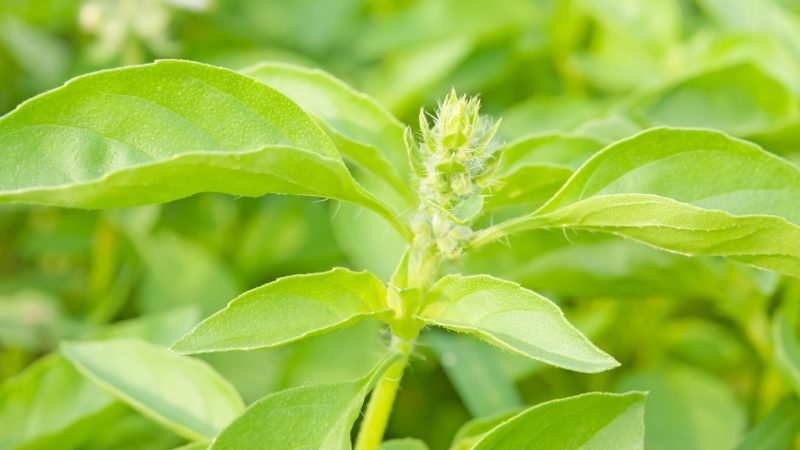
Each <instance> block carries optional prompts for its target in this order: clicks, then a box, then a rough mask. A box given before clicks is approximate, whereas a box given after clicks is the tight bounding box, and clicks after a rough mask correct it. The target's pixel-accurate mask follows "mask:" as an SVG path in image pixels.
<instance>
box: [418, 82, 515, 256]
mask: <svg viewBox="0 0 800 450" xmlns="http://www.w3.org/2000/svg"><path fill="white" fill-rule="evenodd" d="M479 110H480V100H478V98H475V97H472V98H468V97H466V96H460V97H459V96H458V95H457V94H456V92H455V90H453V91H451V93H450V94H449V95H448V96H447V97H445V99H444V100H443V101H442V102H441V103H440V104H439V109H438V111H437V113H436V116H435V117H434V121H433V126H429V125H428V120H427V117H426V115H425V111H424V110H423V111H421V112H420V130H421V139H420V142H419V143H418V144H417V143H416V142H413V141H412V140H411V139H409V140H408V141H409V142H408V145H409V152H410V155H409V156H410V159H411V162H412V164H413V166H414V169H415V172H416V175H417V182H418V187H419V194H420V198H421V199H422V205H421V206H420V209H419V211H417V213H416V214H415V215H414V217H413V218H412V220H411V227H412V230H413V231H414V233H415V236H416V238H415V245H416V246H418V248H423V249H424V248H430V247H432V246H434V245H435V246H436V247H438V250H439V252H440V253H441V254H442V255H444V256H445V257H447V258H451V259H452V258H457V257H459V256H460V255H461V253H462V251H463V248H464V244H465V243H466V242H467V241H468V240H469V238H470V237H471V235H472V229H471V228H470V225H471V224H472V222H473V221H474V219H475V218H476V217H477V216H478V214H480V212H481V209H482V207H483V190H484V188H486V187H487V185H488V182H489V180H490V178H491V175H492V174H493V173H494V170H495V168H496V167H497V163H498V161H499V156H500V155H499V152H498V151H497V147H496V146H495V145H494V141H493V138H494V135H495V132H496V131H497V125H498V123H493V122H492V121H491V120H490V119H489V118H487V117H485V116H482V115H480V113H479Z"/></svg>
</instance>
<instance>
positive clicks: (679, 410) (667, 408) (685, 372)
mask: <svg viewBox="0 0 800 450" xmlns="http://www.w3.org/2000/svg"><path fill="white" fill-rule="evenodd" d="M617 389H618V390H620V391H628V390H633V389H636V390H647V391H649V394H648V396H647V414H645V427H646V429H647V434H646V439H645V444H646V447H647V448H648V449H653V450H673V449H676V448H680V449H685V450H717V449H721V448H733V446H734V445H736V442H737V441H738V440H739V438H740V437H741V434H742V432H743V431H744V428H745V425H746V422H747V415H746V410H745V408H744V407H743V405H742V404H741V402H740V401H739V400H738V399H737V398H736V393H735V392H733V390H732V389H731V388H730V387H729V386H728V385H727V384H725V381H724V380H722V379H719V378H717V377H714V376H712V375H709V374H707V373H705V372H703V371H700V370H697V369H693V368H692V367H690V366H682V365H680V364H677V363H671V364H669V365H668V366H664V367H657V368H654V369H650V370H646V371H639V372H629V373H628V374H626V376H625V377H624V378H623V379H622V381H621V382H620V383H619V384H618V385H617Z"/></svg>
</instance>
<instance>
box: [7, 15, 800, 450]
mask: <svg viewBox="0 0 800 450" xmlns="http://www.w3.org/2000/svg"><path fill="white" fill-rule="evenodd" d="M159 58H184V59H192V60H197V61H202V62H207V63H211V64H215V65H220V66H225V67H229V68H233V69H241V68H244V67H247V66H249V65H252V64H255V63H257V62H259V61H264V60H272V61H285V62H291V63H294V64H298V65H302V66H307V67H313V68H321V69H324V70H327V71H329V72H331V73H332V74H334V75H335V76H337V77H340V78H341V79H343V80H345V81H347V82H348V83H350V84H352V85H353V86H355V87H356V88H357V89H359V90H362V91H364V92H366V93H369V94H370V95H372V96H374V97H375V98H376V99H378V101H380V102H381V103H382V104H383V105H385V106H386V107H387V108H388V109H389V110H390V111H392V112H393V113H394V114H395V115H396V116H397V117H398V118H399V119H401V120H403V121H405V122H406V123H409V124H414V123H415V121H416V116H417V114H418V113H419V109H420V108H421V107H431V106H435V104H436V99H437V98H440V97H441V96H443V95H444V94H445V93H446V92H447V91H449V89H450V88H451V87H455V88H456V89H457V90H458V91H459V92H465V93H470V94H480V95H481V97H482V99H483V104H484V108H485V111H486V112H487V113H488V114H491V115H492V116H494V117H502V118H503V123H502V127H501V130H500V135H501V138H502V140H503V141H505V142H512V141H515V140H516V139H520V138H524V137H527V136H530V135H531V134H536V136H538V137H537V139H539V141H537V143H536V145H540V146H541V147H542V149H543V151H546V152H552V153H559V152H561V153H560V154H563V155H564V157H563V159H564V160H565V164H568V165H569V164H571V162H570V158H571V156H570V155H585V154H591V153H593V152H595V151H597V150H599V149H600V148H602V147H603V146H604V145H605V144H607V143H609V142H612V141H614V140H617V139H620V138H624V137H626V136H629V135H631V134H634V133H636V132H637V131H639V130H641V129H643V128H646V127H649V126H655V125H675V126H696V127H710V128H715V129H721V130H724V131H726V132H728V133H731V134H733V135H735V136H738V137H742V138H746V139H749V140H752V141H754V142H757V143H759V144H761V145H763V146H764V147H765V148H766V149H767V150H770V151H772V152H775V153H778V154H780V155H782V156H783V157H786V158H789V159H791V160H793V161H800V157H799V156H798V155H800V153H799V152H798V150H800V145H798V144H800V133H799V132H800V114H798V99H799V98H800V97H799V95H800V1H790V0H784V1H777V0H776V1H770V0H646V1H645V0H565V1H558V0H496V1H493V2H485V1H480V0H422V1H410V0H397V1H392V0H372V1H367V0H337V1H333V0H293V1H292V0H283V1H281V0H277V1H276V0H272V1H259V0H88V1H87V0H0V113H5V112H8V111H10V110H11V109H13V108H14V107H15V106H16V105H17V104H19V103H20V102H22V101H24V100H25V99H27V98H29V97H31V96H33V95H36V94H38V93H40V92H43V91H45V90H47V89H50V88H53V87H56V86H58V85H60V84H62V83H63V82H64V81H65V80H67V79H69V78H71V77H73V76H76V75H80V74H83V73H86V72H90V71H94V70H99V69H103V68H109V67H117V66H120V65H127V64H139V63H145V62H149V61H152V60H154V59H159ZM0 163H2V155H0ZM709 175H710V176H713V174H709ZM744 175H745V174H743V176H744ZM798 206H799V207H800V205H798ZM498 218H499V216H498ZM401 249H402V246H401V243H400V242H399V241H398V239H397V237H396V236H394V235H393V234H392V231H391V230H389V229H388V228H387V227H386V226H384V225H383V224H381V223H380V221H379V219H377V218H375V217H374V216H373V215H371V214H370V213H367V212H362V211H359V210H358V209H357V208H355V207H352V206H350V205H340V204H338V203H335V202H330V201H328V202H323V201H319V200H315V199H298V198H288V197H280V196H270V197H265V198H260V199H248V198H233V197H228V196H222V195H205V194H204V195H197V196H194V197H191V198H187V199H184V200H181V201H177V202H174V203H171V204H166V205H163V206H151V207H142V208H133V209H127V210H112V211H103V212H87V211H76V210H64V209H54V208H40V207H27V206H8V205H4V206H1V207H0V380H7V381H6V382H5V384H4V385H3V387H2V388H0V448H6V447H4V437H8V436H11V435H14V434H15V433H19V430H13V429H11V428H12V427H4V426H3V425H2V423H3V421H4V407H5V406H7V405H8V404H10V403H11V402H13V401H14V398H15V397H14V396H13V394H12V393H11V392H12V391H14V390H17V391H18V390H19V389H20V386H22V385H25V386H28V388H29V389H32V391H35V392H39V393H40V394H39V395H41V396H42V398H43V399H44V400H42V401H43V402H47V401H48V400H47V398H46V396H45V394H43V393H42V392H50V391H48V389H51V390H53V391H52V392H58V386H50V385H48V384H47V377H46V376H38V375H36V372H35V371H36V370H39V368H41V367H43V364H46V363H47V360H46V359H45V360H44V362H42V361H43V360H42V359H41V358H42V357H43V356H44V355H47V354H48V353H50V352H51V351H53V350H54V349H55V348H56V347H57V345H58V342H59V341H60V340H63V339H80V338H102V337H105V336H137V337H142V338H145V339H148V340H150V341H152V342H156V343H160V344H164V345H168V344H169V343H171V342H172V341H173V340H174V339H176V338H177V337H179V336H181V335H182V334H183V333H184V332H186V331H187V330H188V329H190V328H191V327H192V326H193V325H194V324H195V323H197V322H198V321H199V320H200V319H201V318H203V317H205V316H207V315H209V314H210V313H212V312H214V311H216V310H217V309H219V308H221V307H222V306H224V305H225V304H226V303H227V302H228V301H229V300H231V299H232V298H234V297H235V296H236V295H238V294H239V293H241V292H243V291H244V290H246V289H249V288H252V287H255V286H258V285H260V284H263V283H265V282H268V281H270V280H273V279H275V278H276V277H279V276H282V275H287V274H293V273H300V272H314V271H322V270H327V269H328V268H330V267H332V266H347V267H352V268H357V269H360V268H369V269H370V270H373V271H374V272H375V273H377V274H378V275H379V276H381V277H383V278H386V277H387V276H388V274H389V273H390V272H391V270H392V269H393V267H394V265H395V264H396V263H397V261H398V260H399V256H400V255H399V252H400V251H401ZM451 269H452V270H460V271H466V272H487V273H492V274H496V275H501V276H503V277H506V278H509V279H513V280H515V281H518V282H520V283H522V284H524V285H525V286H526V287H529V288H531V289H534V290H537V291H539V292H542V293H544V294H546V295H548V296H549V297H550V298H552V299H554V300H555V301H557V302H558V303H560V304H561V306H562V307H563V308H564V309H565V311H566V312H567V315H568V316H569V318H570V319H571V320H572V321H573V322H574V323H576V324H577V325H578V326H579V327H580V328H581V329H582V330H583V331H584V332H586V333H587V334H588V335H589V336H590V337H591V338H592V340H593V341H594V342H596V343H598V345H599V346H600V347H601V348H603V349H604V350H605V351H607V352H608V353H610V354H612V355H614V356H615V357H616V358H617V359H618V360H619V361H620V362H621V363H622V367H620V368H618V369H616V370H613V371H610V372H606V373H601V374H592V375H587V374H577V373H571V372H567V371H565V370H561V369H556V368H552V367H546V366H544V365H539V364H534V363H531V362H528V361H525V360H521V359H519V358H517V357H515V356H512V355H510V354H506V353H502V352H500V351H498V350H494V349H492V348H490V347H488V346H485V345H483V344H481V343H476V342H473V341H471V340H469V339H468V338H464V339H462V337H461V336H458V335H453V334H446V333H430V334H426V335H425V336H424V338H423V342H422V344H421V345H420V347H419V349H418V350H417V353H416V355H415V358H414V360H413V366H412V368H411V370H410V371H409V373H408V374H407V376H406V378H405V380H404V385H403V388H402V390H401V392H400V395H399V398H398V402H397V407H396V409H395V413H394V415H393V416H392V419H391V422H390V426H389V431H388V436H390V437H405V436H415V437H420V438H423V439H424V440H425V441H427V442H428V443H429V444H430V446H431V448H433V449H444V448H448V446H449V444H450V442H451V441H452V438H453V436H454V434H455V433H456V431H457V430H458V428H459V427H460V426H461V424H462V423H463V422H465V421H467V420H469V419H471V418H480V417H484V416H489V415H492V414H497V413H502V412H504V411H508V410H513V409H514V408H518V407H521V406H523V405H529V404H535V403H538V402H541V401H545V400H550V399H554V398H559V397H564V396H569V395H575V394H579V393H582V392H586V391H591V390H605V391H621V390H629V389H645V390H650V391H651V394H650V398H649V400H648V404H647V412H646V415H647V419H646V421H647V447H648V448H652V449H664V450H667V449H683V450H689V449H709V450H718V449H727V448H733V447H735V446H736V445H737V443H738V442H740V440H741V439H742V438H743V436H745V434H746V432H747V430H748V429H750V428H752V427H753V426H754V425H755V424H757V423H759V422H760V421H762V420H763V419H764V418H765V417H767V416H768V415H769V414H770V413H771V412H772V411H774V410H775V408H776V407H777V406H778V405H779V404H781V402H784V403H782V405H783V406H782V407H784V408H787V407H793V408H794V410H797V408H800V407H799V406H797V400H796V397H795V395H796V394H792V391H793V389H796V390H800V381H799V380H800V376H799V375H797V374H794V378H793V377H792V375H791V374H788V375H787V373H786V371H785V370H784V368H783V366H782V363H781V360H780V358H778V359H776V357H775V355H776V348H782V347H777V346H779V345H781V344H780V343H779V342H777V341H776V338H775V333H774V329H777V325H775V323H776V320H778V319H779V318H780V320H785V321H787V323H788V324H789V330H790V336H789V337H790V338H793V339H794V341H792V340H791V339H790V342H795V343H796V340H797V333H794V334H793V335H791V330H796V329H797V322H798V321H800V283H798V282H797V281H796V280H790V279H784V278H781V277H778V276H776V275H773V274H770V273H766V272H760V271H757V270H755V269H751V268H748V267H745V266H743V265H740V264H737V263H729V262H725V261H722V260H717V259H711V258H706V259H703V258H700V259H689V258H685V257H681V256H678V255H673V254H667V253H663V252H659V251H657V250H653V249H650V248H647V247H644V246H641V245H638V244H635V243H632V242H628V241H623V240H620V239H618V238H613V237H609V236H603V235H594V234H590V233H577V234H575V233H569V234H564V233H562V232H560V231H557V232H545V231H535V232H528V233H523V234H520V235H518V236H515V237H513V238H512V239H510V240H509V241H508V242H502V243H497V244H495V245H491V246H488V247H487V248H485V249H482V250H481V252H480V253H479V254H476V255H473V256H470V257H469V258H466V259H465V260H463V261H458V262H456V263H455V264H454V265H453V267H452V268H451ZM792 327H794V328H792ZM385 338H386V336H385V335H384V332H383V330H382V329H381V328H380V327H379V325H378V324H373V323H367V324H366V325H361V326H357V327H355V328H352V329H346V330H343V331H339V332H336V333H334V334H332V335H325V336H323V337H320V338H313V339H310V340H308V341H303V342H302V343H299V344H295V345H292V346H290V347H288V348H285V349H278V350H267V351H258V352H251V353H228V354H216V355H210V356H206V357H204V358H205V359H207V360H208V361H209V362H210V363H211V364H213V365H214V366H215V367H216V368H217V369H218V370H219V371H220V372H221V373H222V374H223V375H224V376H226V377H227V378H228V379H230V380H231V381H232V382H233V383H234V384H235V385H236V386H237V388H238V389H239V390H240V392H241V393H242V395H243V397H244V398H245V400H246V401H247V402H252V401H253V400H255V399H257V398H259V397H261V396H263V395H265V394H267V393H269V392H273V391H275V390H278V389H282V388H285V387H289V386H297V385H300V384H304V383H322V382H336V381H343V380H348V379H352V378H355V377H357V376H360V375H361V374H363V373H365V372H366V371H367V370H368V369H369V368H370V367H371V366H372V364H373V363H374V362H375V361H376V359H377V358H378V357H379V356H380V349H381V347H382V346H383V345H385V344H386V342H385ZM341 345H344V346H345V347H346V348H349V349H351V351H350V352H348V353H343V352H341V351H337V350H335V349H339V348H341V347H340V346H341ZM795 350H796V351H800V350H797V348H795ZM37 361H39V362H37ZM35 362H36V364H34V363H35ZM31 364H34V365H33V366H31ZM26 368H29V369H28V371H27V372H24V373H23V375H21V376H17V375H18V374H20V373H22V372H23V371H25V369H26ZM15 376H17V377H16V378H14V377H15ZM795 392H796V391H795ZM786 405H789V406H786ZM780 411H781V410H780V409H779V410H778V412H780ZM49 414H52V417H60V418H61V419H62V420H61V421H60V422H59V420H56V422H57V424H56V425H52V426H53V427H54V428H53V430H50V431H51V432H52V433H56V435H57V434H58V433H64V434H63V435H64V436H69V439H62V440H60V441H58V442H59V445H58V448H81V449H102V448H125V449H159V448H165V449H166V448H171V447H172V446H175V445H178V444H180V443H181V441H180V439H179V438H178V437H176V436H174V435H172V434H171V433H170V432H168V431H164V430H162V429H161V428H160V427H159V426H157V425H155V424H154V423H152V422H150V421H149V420H148V419H145V418H143V417H141V416H140V415H138V414H136V413H134V412H132V411H130V410H128V409H127V408H126V407H123V406H122V405H121V404H114V405H110V406H108V405H106V406H104V407H103V408H101V409H98V410H97V411H94V412H93V414H92V416H91V421H89V422H87V420H88V419H85V418H82V419H81V420H82V421H83V422H81V421H80V420H79V421H75V420H73V419H74V418H73V417H72V416H70V415H69V414H70V413H68V412H67V411H59V410H58V409H57V408H56V407H54V409H52V410H50V411H49ZM797 415H798V414H795V416H797ZM6 419H9V418H8V417H6ZM9 420H10V419H9ZM8 423H11V422H8ZM87 423H89V424H90V425H89V426H87ZM98 424H108V426H105V427H102V428H98V426H99V425H98ZM790 424H791V425H792V426H793V427H794V428H793V429H795V430H796V429H798V428H800V417H795V419H794V422H790ZM59 427H60V428H59ZM788 434H789V437H788V438H786V439H784V441H785V442H786V443H787V444H786V445H791V444H788V442H789V439H791V435H792V434H793V433H788ZM50 444H52V442H50ZM42 445H44V447H41V448H54V447H47V445H49V444H42ZM794 446H795V447H794V448H800V447H798V443H797V441H796V438H795V441H794ZM775 448H782V447H781V446H780V445H779V446H778V447H775Z"/></svg>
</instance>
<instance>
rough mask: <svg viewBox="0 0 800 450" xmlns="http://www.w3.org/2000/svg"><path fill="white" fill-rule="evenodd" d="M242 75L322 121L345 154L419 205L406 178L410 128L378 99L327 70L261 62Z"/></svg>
mask: <svg viewBox="0 0 800 450" xmlns="http://www.w3.org/2000/svg"><path fill="white" fill-rule="evenodd" d="M241 72H242V73H244V74H246V75H249V76H251V77H253V78H256V79H258V80H261V81H263V82H264V83H266V84H267V85H269V86H270V87H272V88H274V89H277V90H278V91H280V92H282V93H283V94H284V95H286V96H287V97H289V98H290V99H292V100H293V101H294V102H295V103H297V104H298V105H300V107H302V108H303V110H305V111H306V112H307V113H309V114H311V115H313V116H315V117H317V119H318V121H319V122H320V124H321V125H322V126H323V128H324V129H325V130H326V131H327V132H328V135H329V136H330V137H331V139H332V140H333V142H334V143H335V144H336V147H337V148H338V149H339V151H341V152H342V153H343V154H344V155H345V156H347V157H349V158H350V159H352V160H353V161H354V162H356V163H357V164H359V165H361V166H362V167H363V168H365V169H366V170H369V171H371V172H373V173H374V174H375V175H378V176H379V177H382V178H383V179H384V180H385V181H386V182H387V183H388V184H389V185H390V186H391V187H392V188H393V189H395V190H396V191H397V192H398V193H399V194H401V195H403V196H405V197H406V198H408V199H410V200H412V201H413V196H412V194H411V192H410V190H409V188H408V184H407V180H406V176H407V174H408V172H409V170H410V168H409V166H408V159H407V157H406V149H405V144H404V140H403V133H404V129H405V126H404V125H403V124H402V123H401V122H400V121H398V120H397V119H396V118H394V116H392V115H391V113H389V112H388V111H386V109H384V108H383V107H382V106H381V105H380V104H378V103H377V102H376V101H375V100H373V99H372V98H370V97H369V96H367V95H366V94H362V93H360V92H357V91H355V90H354V89H353V88H351V87H350V86H348V85H346V84H345V83H343V82H342V81H340V80H338V79H336V78H334V77H333V76H331V75H330V74H328V73H327V72H323V71H321V70H310V69H305V68H302V67H298V66H293V65H289V64H281V63H261V64H258V65H256V66H254V67H251V68H248V69H244V70H242V71H241Z"/></svg>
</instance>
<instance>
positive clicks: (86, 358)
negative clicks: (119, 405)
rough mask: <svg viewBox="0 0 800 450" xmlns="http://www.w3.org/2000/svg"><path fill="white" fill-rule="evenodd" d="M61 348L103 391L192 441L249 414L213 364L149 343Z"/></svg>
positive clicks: (123, 341)
mask: <svg viewBox="0 0 800 450" xmlns="http://www.w3.org/2000/svg"><path fill="white" fill-rule="evenodd" d="M62 350H63V352H64V356H66V358H67V359H68V360H69V361H70V362H71V363H72V364H73V365H74V366H75V368H77V369H78V371H80V372H81V373H82V374H83V375H85V376H86V377H87V378H89V379H90V380H92V381H94V382H95V383H96V384H98V385H99V386H100V387H101V388H103V389H105V390H107V391H108V392H110V393H111V394H113V395H115V396H116V397H118V398H120V399H121V400H123V401H125V402H126V403H128V404H130V405H131V406H132V407H133V408H134V409H136V410H138V411H139V412H141V413H142V414H144V415H146V416H148V417H151V418H152V419H154V420H156V421H157V422H159V423H161V424H163V425H164V426H166V427H167V428H169V429H171V430H173V431H175V432H176V433H178V434H180V435H181V436H184V437H186V438H187V439H191V440H201V441H202V440H208V439H210V438H212V437H214V436H215V435H216V434H217V433H218V432H219V431H220V430H222V429H223V428H224V427H225V426H226V425H227V424H228V423H230V421H231V420H233V419H234V418H236V417H237V416H238V415H239V414H241V412H242V411H243V410H244V404H243V403H242V400H241V399H240V398H239V394H238V393H237V392H236V390H234V388H233V387H232V386H231V385H230V384H229V383H228V382H227V381H225V379H223V378H222V377H221V376H220V375H219V374H217V373H216V372H215V371H214V369H212V368H211V367H210V366H209V365H207V364H206V363H204V362H202V361H200V360H197V359H193V358H189V357H186V356H180V355H176V354H174V353H172V352H170V351H168V350H165V349H162V348H160V347H157V346H155V345H152V344H148V343H146V342H144V341H138V340H130V339H115V340H110V341H88V342H72V343H65V344H62Z"/></svg>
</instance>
